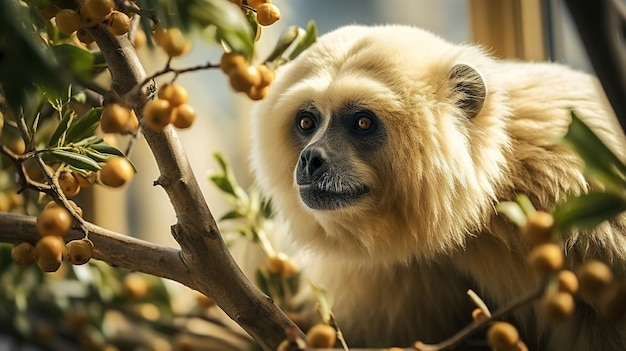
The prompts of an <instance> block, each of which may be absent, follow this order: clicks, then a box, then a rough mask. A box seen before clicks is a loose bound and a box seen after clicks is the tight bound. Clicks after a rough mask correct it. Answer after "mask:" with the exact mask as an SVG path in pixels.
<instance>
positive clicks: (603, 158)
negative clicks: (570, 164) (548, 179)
mask: <svg viewBox="0 0 626 351" xmlns="http://www.w3.org/2000/svg"><path fill="white" fill-rule="evenodd" d="M571 115H572V122H571V123H570V125H569V127H568V129H567V133H566V134H565V136H564V137H563V139H562V141H563V142H564V143H565V144H567V145H569V146H570V147H572V148H573V149H574V151H575V152H576V153H578V155H579V156H580V157H581V158H582V159H583V161H584V162H585V173H586V174H587V175H596V176H598V175H599V176H600V177H601V179H602V180H605V181H609V182H612V183H614V184H624V180H625V179H626V166H625V165H624V164H623V163H622V162H621V161H620V160H619V158H618V157H617V156H615V154H614V153H613V152H612V151H611V150H610V149H609V148H608V147H606V145H604V143H603V142H602V141H601V140H600V138H598V136H597V135H595V134H594V133H593V131H592V130H591V129H590V128H589V127H588V126H587V125H586V124H585V123H584V122H583V121H582V120H580V119H579V118H578V117H577V116H576V114H575V113H574V112H572V113H571Z"/></svg>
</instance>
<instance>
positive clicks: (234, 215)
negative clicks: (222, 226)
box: [220, 210, 245, 221]
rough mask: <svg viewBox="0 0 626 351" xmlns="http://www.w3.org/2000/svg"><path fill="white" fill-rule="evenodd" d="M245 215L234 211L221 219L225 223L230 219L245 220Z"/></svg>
mask: <svg viewBox="0 0 626 351" xmlns="http://www.w3.org/2000/svg"><path fill="white" fill-rule="evenodd" d="M244 217H245V215H243V214H242V213H241V212H239V211H237V210H232V211H230V212H228V213H226V214H225V215H223V216H222V217H221V218H220V221H225V220H229V219H239V218H244Z"/></svg>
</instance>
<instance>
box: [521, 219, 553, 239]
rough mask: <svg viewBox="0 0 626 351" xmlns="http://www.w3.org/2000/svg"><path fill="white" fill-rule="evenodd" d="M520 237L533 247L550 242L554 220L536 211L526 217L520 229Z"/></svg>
mask: <svg viewBox="0 0 626 351" xmlns="http://www.w3.org/2000/svg"><path fill="white" fill-rule="evenodd" d="M521 230H522V237H523V238H524V239H526V241H528V242H529V243H531V244H533V245H539V244H544V243H547V242H550V241H552V233H553V231H554V218H553V217H552V215H551V214H550V213H547V212H543V211H537V212H535V213H533V214H531V215H529V216H528V219H527V221H526V225H524V226H523V227H522V228H521Z"/></svg>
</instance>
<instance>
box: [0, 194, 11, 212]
mask: <svg viewBox="0 0 626 351" xmlns="http://www.w3.org/2000/svg"><path fill="white" fill-rule="evenodd" d="M11 207H12V204H11V198H10V197H9V195H7V194H6V193H4V192H0V212H9V210H10V209H11Z"/></svg>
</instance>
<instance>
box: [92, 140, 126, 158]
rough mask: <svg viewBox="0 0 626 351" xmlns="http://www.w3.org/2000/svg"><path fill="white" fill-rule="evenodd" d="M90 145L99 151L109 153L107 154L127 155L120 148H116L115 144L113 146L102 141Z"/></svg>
mask: <svg viewBox="0 0 626 351" xmlns="http://www.w3.org/2000/svg"><path fill="white" fill-rule="evenodd" d="M90 147H91V148H92V149H94V150H96V151H98V152H101V153H103V154H107V155H115V156H122V157H125V156H126V155H124V153H123V152H122V151H120V150H119V149H118V148H116V147H115V146H111V145H109V144H107V143H105V142H100V143H96V144H92V145H90Z"/></svg>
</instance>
